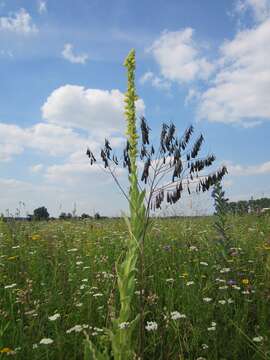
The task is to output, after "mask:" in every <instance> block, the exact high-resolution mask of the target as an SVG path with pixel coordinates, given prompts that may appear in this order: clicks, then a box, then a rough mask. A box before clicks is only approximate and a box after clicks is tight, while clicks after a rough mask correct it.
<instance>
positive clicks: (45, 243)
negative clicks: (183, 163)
mask: <svg viewBox="0 0 270 360" xmlns="http://www.w3.org/2000/svg"><path fill="white" fill-rule="evenodd" d="M212 224H213V218H201V219H199V218H198V219H163V220H155V223H154V226H153V228H152V230H151V233H150V234H149V237H148V238H147V241H146V248H145V253H146V255H145V258H146V287H145V296H146V301H147V305H146V321H155V322H156V323H157V325H158V328H157V330H153V331H146V339H145V345H146V346H145V359H190V360H194V359H198V358H200V357H202V358H205V359H219V360H221V359H227V360H232V359H270V327H269V324H270V219H269V216H267V215H266V216H260V217H259V216H255V215H253V216H251V215H249V216H245V217H232V218H231V219H230V224H231V228H230V234H231V237H232V239H233V243H234V245H233V246H234V247H236V248H238V250H236V251H235V252H234V253H233V255H232V256H230V257H229V258H228V259H223V258H222V256H221V249H220V245H219V242H218V239H217V236H216V234H215V231H214V230H213V226H212ZM0 226H1V229H0V351H3V349H5V348H9V349H11V350H12V351H14V352H15V354H14V357H15V358H17V359H31V360H32V359H33V360H35V359H39V360H41V359H57V360H58V359H65V360H66V359H83V341H84V339H85V335H84V333H83V330H82V328H83V327H84V331H85V332H86V333H87V334H89V336H90V339H92V340H93V341H94V342H95V341H96V339H97V338H98V337H100V336H102V333H103V331H102V329H103V328H104V327H106V326H107V325H109V324H110V320H111V318H112V317H113V308H114V306H116V307H118V294H117V291H116V281H115V280H116V279H115V271H114V264H115V261H116V260H117V258H118V256H119V254H120V253H121V250H122V246H123V239H124V237H125V236H128V234H127V233H126V227H125V224H124V221H122V220H101V221H94V220H90V221H75V220H74V221H55V222H48V223H42V222H41V223H38V222H37V223H35V222H31V223H10V224H2V225H0ZM239 248H240V249H239ZM224 269H225V270H224ZM228 269H229V270H228ZM232 280H233V282H232ZM243 280H244V281H243ZM13 284H16V285H13ZM232 284H233V286H232ZM9 285H13V287H9V288H5V287H6V286H9ZM138 290H139V284H138ZM207 298H209V299H211V300H209V302H207V301H206V300H207ZM135 299H137V301H136V302H135V303H134V309H133V311H134V317H135V316H136V314H137V313H139V296H137V295H136V298H135ZM203 299H206V300H203ZM173 311H178V312H179V313H181V314H184V315H185V316H186V317H182V318H180V319H177V320H172V319H171V312H173ZM56 313H57V314H60V317H59V318H57V319H56V320H55V321H50V320H49V317H50V316H52V315H54V314H56ZM212 322H214V323H215V324H216V325H215V326H213V325H214V324H212ZM75 325H80V326H78V327H76V328H75V329H74V330H73V331H69V332H68V333H67V331H68V330H69V329H72V328H73V327H74V326H75ZM75 330H77V332H76V331H75ZM123 331H125V330H123ZM44 338H50V339H52V340H53V343H52V344H48V345H45V344H40V341H41V339H44ZM254 338H255V340H256V338H258V339H259V340H261V341H260V342H256V341H253V339H254ZM6 357H7V354H6V353H4V352H2V353H1V352H0V359H2V358H3V359H5V358H6Z"/></svg>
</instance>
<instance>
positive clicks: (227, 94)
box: [198, 19, 270, 126]
mask: <svg viewBox="0 0 270 360" xmlns="http://www.w3.org/2000/svg"><path fill="white" fill-rule="evenodd" d="M269 53H270V19H269V20H267V21H265V22H263V23H261V24H259V25H258V26H257V27H254V28H252V29H247V30H243V31H240V32H239V33H238V34H237V35H236V36H235V38H234V39H233V40H231V41H226V42H225V43H224V44H223V45H222V46H221V58H220V68H219V70H218V71H217V73H216V76H215V78H214V80H213V82H212V83H210V85H209V87H208V89H207V90H206V91H205V92H204V93H203V94H202V96H201V103H200V105H199V111H198V114H199V117H200V118H204V119H207V120H209V121H213V122H224V123H241V124H243V125H245V126H254V125H257V124H258V123H259V122H261V121H267V120H270V101H269V93H270V62H269V61H268V58H269Z"/></svg>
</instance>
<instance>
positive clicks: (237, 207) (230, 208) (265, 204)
mask: <svg viewBox="0 0 270 360" xmlns="http://www.w3.org/2000/svg"><path fill="white" fill-rule="evenodd" d="M265 208H270V198H261V199H256V200H254V199H253V198H251V199H250V200H240V201H236V202H235V201H231V202H227V203H226V210H227V212H230V213H232V214H246V213H260V212H261V210H262V209H265Z"/></svg>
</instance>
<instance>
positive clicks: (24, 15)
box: [0, 8, 38, 34]
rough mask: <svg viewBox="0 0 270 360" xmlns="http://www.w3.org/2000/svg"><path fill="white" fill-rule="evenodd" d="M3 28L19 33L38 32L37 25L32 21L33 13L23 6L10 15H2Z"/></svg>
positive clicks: (0, 22)
mask: <svg viewBox="0 0 270 360" xmlns="http://www.w3.org/2000/svg"><path fill="white" fill-rule="evenodd" d="M1 30H2V31H10V32H15V33H18V34H33V33H37V32H38V29H37V27H36V25H35V24H33V22H32V17H31V15H30V14H29V13H28V12H27V11H26V10H25V9H23V8H22V9H20V10H19V11H18V12H16V13H14V14H11V15H9V16H3V17H0V31H1Z"/></svg>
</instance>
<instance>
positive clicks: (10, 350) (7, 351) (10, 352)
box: [0, 347, 15, 355]
mask: <svg viewBox="0 0 270 360" xmlns="http://www.w3.org/2000/svg"><path fill="white" fill-rule="evenodd" d="M0 353H1V354H7V355H13V354H15V351H14V350H12V349H10V348H9V347H4V348H3V349H1V350H0Z"/></svg>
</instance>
